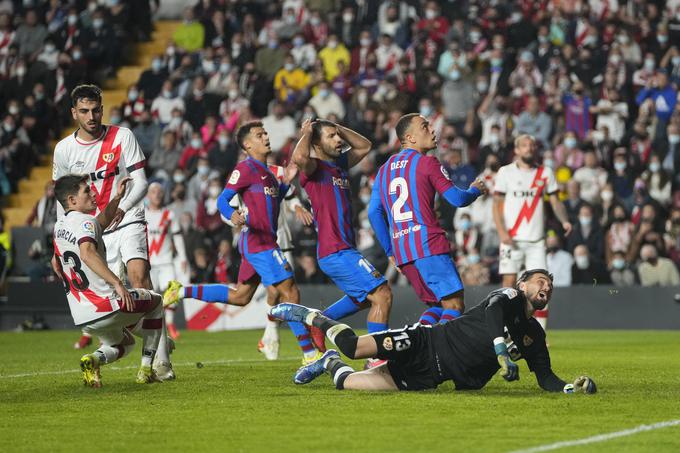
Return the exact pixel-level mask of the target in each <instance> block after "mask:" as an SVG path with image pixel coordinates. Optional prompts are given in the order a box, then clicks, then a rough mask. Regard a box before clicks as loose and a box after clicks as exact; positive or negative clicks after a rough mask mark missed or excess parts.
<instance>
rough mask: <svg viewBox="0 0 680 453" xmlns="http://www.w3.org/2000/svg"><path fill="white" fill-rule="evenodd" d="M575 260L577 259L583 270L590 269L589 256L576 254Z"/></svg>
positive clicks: (578, 265) (579, 266)
mask: <svg viewBox="0 0 680 453" xmlns="http://www.w3.org/2000/svg"><path fill="white" fill-rule="evenodd" d="M574 261H576V267H577V268H579V269H581V270H585V269H588V266H589V265H590V260H589V259H588V257H587V256H575V257H574Z"/></svg>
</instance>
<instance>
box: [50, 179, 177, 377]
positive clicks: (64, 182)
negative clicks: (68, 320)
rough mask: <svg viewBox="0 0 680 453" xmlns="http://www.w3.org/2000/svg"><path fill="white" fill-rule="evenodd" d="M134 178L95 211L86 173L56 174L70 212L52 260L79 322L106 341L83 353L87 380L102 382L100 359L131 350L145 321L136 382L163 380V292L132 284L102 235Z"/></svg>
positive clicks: (58, 228)
mask: <svg viewBox="0 0 680 453" xmlns="http://www.w3.org/2000/svg"><path fill="white" fill-rule="evenodd" d="M130 181H131V178H124V179H122V180H121V181H120V182H119V183H118V191H117V193H116V195H115V197H113V198H112V199H111V201H110V202H109V203H108V205H107V206H106V208H104V209H103V210H101V212H100V213H99V214H98V215H97V217H94V216H93V215H92V214H90V213H91V212H94V211H95V208H96V207H97V204H96V198H95V194H94V192H93V191H92V190H91V188H90V184H89V179H88V176H87V175H66V176H62V177H61V178H59V179H57V181H56V183H55V186H54V193H55V196H56V198H57V200H59V203H61V205H62V206H63V207H64V211H65V214H64V216H62V217H61V218H60V219H59V220H58V221H57V223H56V224H55V226H54V258H53V262H52V265H53V266H54V268H55V269H56V270H57V271H58V274H57V275H59V276H60V277H61V278H62V281H63V283H64V290H65V291H66V295H67V298H68V303H69V308H70V310H71V315H72V316H73V321H74V323H75V324H76V325H77V326H79V327H81V328H82V329H83V331H84V332H86V333H88V334H90V335H93V336H97V337H99V340H100V342H101V345H100V346H99V348H98V349H97V350H96V351H94V352H93V353H92V354H85V355H84V356H83V357H82V358H81V359H80V367H81V369H82V371H83V381H84V383H85V385H89V386H92V387H101V377H100V372H99V369H100V367H101V365H104V364H109V363H112V362H115V361H116V360H118V359H120V358H122V357H123V356H125V355H127V354H128V353H129V352H130V351H131V350H132V347H133V345H134V344H135V340H134V338H133V336H132V334H131V333H130V331H129V330H128V328H127V327H128V326H135V325H137V324H138V323H141V326H140V327H141V329H140V331H141V336H142V342H143V344H142V363H141V367H140V368H139V371H138V372H137V382H138V383H140V384H146V383H150V382H155V381H157V380H158V378H157V377H156V374H155V372H154V371H153V369H152V364H153V359H154V356H155V355H156V351H157V350H158V344H159V340H160V339H161V328H162V326H163V304H162V302H161V296H160V295H159V294H156V293H153V292H151V291H149V290H147V289H139V288H137V289H132V290H129V291H128V290H127V289H126V288H125V286H124V285H123V282H122V281H121V280H120V279H119V278H118V277H117V276H116V275H115V274H114V273H113V272H112V271H111V270H110V269H109V267H108V266H107V264H106V251H105V248H104V241H103V240H102V231H104V230H105V229H106V228H107V227H108V226H109V224H110V223H111V221H112V220H113V219H114V217H115V215H116V211H117V209H118V203H119V202H120V200H121V199H122V198H123V196H124V195H125V186H126V184H127V183H129V182H130Z"/></svg>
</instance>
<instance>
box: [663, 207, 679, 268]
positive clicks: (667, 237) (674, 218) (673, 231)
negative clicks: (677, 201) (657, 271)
mask: <svg viewBox="0 0 680 453" xmlns="http://www.w3.org/2000/svg"><path fill="white" fill-rule="evenodd" d="M663 239H664V244H665V245H666V251H667V252H668V256H669V257H670V258H671V260H673V262H674V263H675V265H676V266H680V208H673V210H672V211H671V215H670V218H669V219H668V220H667V221H666V228H665V233H664V237H663Z"/></svg>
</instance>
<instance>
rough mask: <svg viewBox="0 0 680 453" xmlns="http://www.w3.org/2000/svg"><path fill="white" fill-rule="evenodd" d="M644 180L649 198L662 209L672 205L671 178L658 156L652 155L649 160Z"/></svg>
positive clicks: (643, 176) (643, 174) (643, 175)
mask: <svg viewBox="0 0 680 453" xmlns="http://www.w3.org/2000/svg"><path fill="white" fill-rule="evenodd" d="M642 180H643V181H644V182H645V185H646V186H647V191H648V193H649V196H650V197H651V198H652V199H653V200H654V201H656V202H657V203H659V204H660V205H661V206H662V207H668V206H669V205H670V204H671V186H672V179H671V176H670V175H669V174H668V173H666V170H664V169H663V168H662V167H661V159H660V158H659V155H658V154H652V155H651V157H650V158H649V163H648V165H647V170H646V171H645V172H644V173H642Z"/></svg>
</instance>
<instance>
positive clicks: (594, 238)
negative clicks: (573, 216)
mask: <svg viewBox="0 0 680 453" xmlns="http://www.w3.org/2000/svg"><path fill="white" fill-rule="evenodd" d="M579 244H584V245H585V246H586V247H588V250H589V251H590V256H591V257H593V258H595V259H598V260H602V259H604V231H603V230H602V227H601V226H600V223H599V222H598V221H597V219H596V218H594V213H593V208H592V206H591V205H589V204H584V205H583V206H581V208H580V209H579V212H578V222H576V224H575V225H574V230H573V231H572V233H571V234H570V235H569V237H568V238H567V249H568V250H570V251H571V252H572V253H574V250H575V248H576V246H577V245H579Z"/></svg>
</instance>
